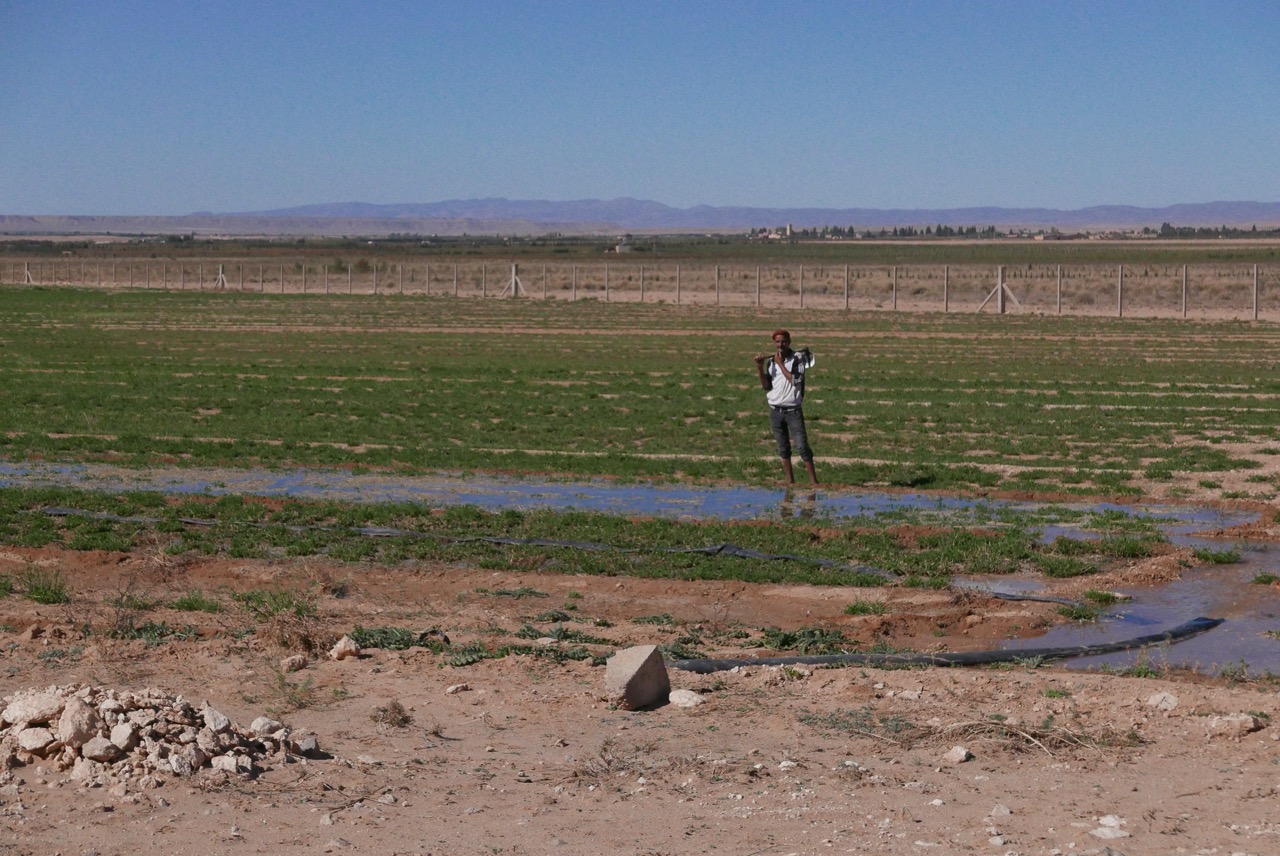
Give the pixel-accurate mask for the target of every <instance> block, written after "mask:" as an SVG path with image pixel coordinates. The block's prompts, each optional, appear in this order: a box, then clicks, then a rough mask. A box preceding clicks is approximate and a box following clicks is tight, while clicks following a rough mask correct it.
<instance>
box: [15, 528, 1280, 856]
mask: <svg viewBox="0 0 1280 856" xmlns="http://www.w3.org/2000/svg"><path fill="white" fill-rule="evenodd" d="M1275 514H1276V510H1275V509H1269V510H1266V511H1265V512H1264V523H1263V524H1262V525H1258V526H1253V527H1252V528H1251V531H1250V533H1249V534H1250V536H1251V537H1254V538H1257V537H1269V538H1271V539H1272V540H1280V533H1277V531H1276V530H1277V524H1276V523H1275V522H1274V521H1275ZM1224 534H1233V533H1224ZM1235 534H1239V533H1235ZM32 568H45V569H54V570H58V571H61V572H62V574H63V575H64V576H65V578H66V579H67V580H68V581H69V582H70V589H71V601H70V602H69V603H66V604H59V605H51V606H42V605H39V604H36V603H33V602H31V601H29V600H27V599H25V598H23V597H20V596H18V595H10V596H8V597H6V598H3V599H0V695H2V696H5V697H6V698H11V697H13V696H14V695H15V694H16V693H19V692H20V691H25V690H30V689H43V688H46V687H50V686H59V687H80V688H84V687H96V688H100V689H102V688H106V689H111V690H114V691H116V692H120V693H124V692H127V691H134V692H137V691H140V690H144V689H146V688H153V689H156V690H159V691H162V692H163V693H168V694H172V695H179V694H180V695H181V696H183V698H185V699H186V700H188V701H189V702H191V704H193V705H195V706H196V707H202V706H203V705H204V704H205V703H207V704H208V705H209V706H212V707H214V708H216V709H217V710H218V711H220V712H221V713H223V714H225V715H226V716H227V717H229V718H230V719H231V720H232V721H234V722H235V723H240V724H244V725H247V724H249V723H250V722H252V721H253V720H255V719H256V718H257V717H260V716H263V715H268V716H272V717H274V718H276V719H278V720H280V721H281V722H283V723H284V724H286V725H287V726H288V727H289V728H291V729H294V730H295V731H296V732H299V733H307V734H312V735H315V736H316V738H317V739H318V742H319V748H320V750H321V751H320V752H317V753H313V754H314V757H304V756H301V755H298V754H294V753H276V754H274V755H271V756H269V757H264V758H262V759H260V761H259V762H258V764H257V765H256V767H255V770H254V771H253V772H252V773H234V772H225V771H220V770H214V769H211V768H209V767H207V766H206V767H205V768H203V769H200V770H197V771H196V772H195V773H194V774H193V775H190V776H181V775H177V774H168V775H159V774H157V775H155V776H150V777H146V778H139V777H137V776H130V775H125V774H124V773H120V774H118V775H116V774H113V773H112V772H111V767H110V765H108V766H107V769H106V773H105V774H104V775H102V776H99V777H97V778H96V779H86V778H84V777H79V778H77V777H76V776H73V775H71V774H70V772H69V771H68V770H66V769H60V768H59V765H58V764H57V763H55V762H54V761H53V760H51V759H45V758H40V757H35V756H31V755H30V754H28V755H25V756H24V755H23V754H22V753H16V754H15V753H13V752H6V753H0V755H8V761H7V762H5V763H4V764H3V765H0V854H67V855H68V856H72V854H74V856H81V854H100V856H108V854H133V853H136V852H139V851H145V852H154V853H166V854H187V853H190V854H222V853H228V854H246V853H272V854H274V853H300V854H301V853H371V854H480V853H485V854H491V853H512V854H543V853H546V854H565V856H570V854H600V853H620V854H682V853H709V852H715V853H730V854H809V853H864V852H865V853H893V854H897V853H913V854H914V853H939V854H949V853H991V854H1028V856H1030V854H1068V853H1070V854H1079V853H1099V854H1102V853H1108V854H1126V856H1141V854H1257V856H1262V854H1274V853H1280V819H1277V818H1278V817H1280V815H1278V812H1277V809H1278V808H1280V797H1278V794H1280V704H1278V703H1277V698H1276V694H1275V692H1274V687H1272V686H1267V685H1260V684H1255V683H1236V684H1232V683H1230V682H1227V681H1223V680H1221V679H1214V680H1209V679H1206V678H1203V677H1197V676H1194V675H1177V674H1169V675H1162V676H1159V677H1131V676H1120V675H1115V674H1099V673H1091V672H1080V671H1068V670H1066V669H1064V668H1061V667H1058V666H1054V665H1051V664H1049V665H1041V666H1039V667H1038V668H1036V667H1032V666H1031V665H1027V664H1021V665H1014V666H1012V667H1008V668H992V667H981V668H978V667H975V668H951V669H947V668H926V669H898V670H889V669H876V668H869V667H851V668H839V669H820V668H814V667H803V666H793V667H766V666H752V667H746V668H739V669H735V670H731V671H722V672H717V673H713V674H707V675H700V674H694V673H691V672H684V671H680V670H678V669H670V670H669V675H670V680H671V685H672V689H673V690H689V691H692V692H693V693H695V694H696V698H695V701H698V700H700V703H697V704H695V705H694V706H688V707H686V706H682V705H680V704H676V703H669V704H664V705H661V706H659V707H656V708H654V709H650V710H644V711H625V710H620V709H617V708H616V707H615V706H614V705H612V704H610V702H609V700H608V697H607V695H606V692H605V673H606V667H605V666H600V665H592V664H591V663H590V662H589V661H574V660H571V661H567V662H556V661H555V660H554V659H551V658H544V657H536V656H531V655H527V654H526V655H517V656H510V657H507V658H504V659H488V660H483V661H481V662H478V663H474V664H472V665H466V666H452V665H447V664H446V662H445V660H446V657H445V656H444V655H442V654H439V653H436V652H434V651H433V650H431V649H429V648H426V647H413V648H410V649H408V650H403V651H392V650H379V649H365V650H364V651H362V652H361V654H360V656H358V657H349V658H346V659H341V660H338V659H333V658H331V657H330V656H329V650H330V646H331V645H332V644H333V642H334V641H335V640H337V639H338V638H339V637H340V636H341V635H343V634H344V633H347V632H349V631H351V630H352V629H353V628H356V627H364V628H381V627H395V628H403V629H408V630H412V631H419V630H434V631H438V632H439V633H443V634H445V635H446V636H447V637H448V638H449V640H450V641H451V642H452V644H453V645H454V646H458V645H465V644H467V643H471V642H481V643H486V644H488V645H489V646H490V647H493V646H494V645H495V644H500V643H499V642H496V641H495V640H502V641H510V639H511V637H510V636H503V635H501V634H502V633H507V634H510V633H514V632H516V631H517V630H518V629H520V628H521V627H522V626H524V625H525V624H527V623H529V622H530V621H531V620H532V618H533V616H536V615H538V614H541V613H545V612H547V611H548V610H554V609H562V610H566V611H568V612H569V614H570V616H571V618H570V619H569V620H568V621H566V622H565V626H566V627H568V628H571V629H574V630H581V631H583V632H585V633H589V634H591V635H593V636H598V637H601V638H603V639H607V640H610V641H611V642H612V645H609V646H605V645H594V644H588V645H587V647H588V648H589V649H592V650H593V651H598V652H602V653H603V652H607V651H610V650H613V649H616V648H619V647H624V646H630V645H645V644H664V643H670V642H672V641H673V640H674V639H676V638H677V637H679V636H680V635H682V634H686V633H690V632H695V633H697V634H698V635H699V636H700V637H701V639H702V644H701V645H700V646H699V647H700V648H701V649H702V650H706V651H708V652H709V653H710V654H712V655H713V656H715V655H719V656H728V657H743V656H753V655H757V654H758V655H766V656H772V655H774V654H776V652H772V651H763V650H759V649H746V650H745V651H744V649H742V648H741V647H739V646H740V643H739V642H736V641H735V639H734V636H733V633H732V631H733V630H734V628H760V627H779V628H788V629H796V628H803V627H822V628H838V629H840V630H842V631H843V632H844V633H846V634H847V635H848V636H851V637H855V638H857V639H858V640H859V641H860V642H863V643H864V644H868V645H870V644H874V643H876V642H884V643H886V644H888V645H891V646H894V647H910V648H913V649H915V650H978V649H984V648H989V647H994V645H995V643H996V642H997V641H998V640H1001V639H1005V638H1008V637H1012V636H1031V635H1035V634H1036V633H1037V632H1038V631H1039V630H1040V629H1041V628H1043V627H1044V626H1046V625H1047V624H1048V623H1050V622H1053V621H1056V620H1060V619H1059V618H1058V617H1057V615H1056V607H1055V606H1054V605H1053V604H1047V603H1037V602H1009V601H998V600H994V599H988V598H986V597H985V596H983V595H979V594H976V593H973V592H956V591H920V590H906V589H903V590H897V589H886V590H875V591H873V592H870V593H868V592H867V591H865V590H863V591H859V593H858V595H857V599H867V598H870V597H880V598H884V599H885V600H886V601H887V607H888V608H887V610H886V611H885V613H884V614H880V615H846V614H845V613H844V607H845V606H846V605H847V604H849V603H850V601H851V600H853V599H854V597H852V596H851V594H850V592H849V591H848V590H843V589H828V588H813V587H807V586H751V585H746V584H741V583H720V582H717V583H703V582H672V581H657V580H639V579H623V578H609V577H586V576H554V575H546V574H521V573H511V572H505V571H504V572H493V571H489V570H484V569H479V568H475V567H458V566H453V565H448V566H430V565H423V564H415V565H412V566H406V567H401V568H393V569H386V568H368V567H356V566H351V565H341V564H338V563H330V562H328V561H325V560H317V559H307V560H297V561H281V562H273V561H241V560H227V559H213V560H206V559H181V558H173V557H169V556H165V555H162V554H156V555H138V554H130V555H125V554H111V553H79V552H68V551H56V550H44V549H25V548H13V547H8V548H0V574H5V575H9V576H14V575H17V574H20V573H22V572H24V571H26V570H29V569H32ZM1178 568H1179V564H1178V562H1177V556H1176V555H1166V556H1161V557H1156V558H1154V559H1149V560H1145V561H1143V562H1142V563H1139V564H1134V565H1131V566H1127V567H1122V568H1119V569H1117V570H1116V571H1114V572H1113V573H1112V574H1111V575H1110V576H1109V577H1107V578H1101V579H1100V578H1098V577H1093V578H1091V579H1090V581H1089V586H1090V587H1092V588H1106V587H1107V586H1108V585H1109V584H1110V585H1120V584H1125V585H1132V584H1135V583H1136V582H1141V581H1148V582H1158V581H1160V580H1163V579H1167V578H1168V577H1169V576H1170V575H1172V574H1176V573H1178ZM264 588H267V589H281V590H291V591H305V592H310V593H313V595H314V597H315V605H316V607H317V611H318V614H317V616H316V617H315V618H311V619H305V620H302V619H299V620H297V621H276V622H266V623H257V624H254V623H253V622H252V621H250V620H248V619H247V617H246V615H245V613H244V612H243V611H241V610H238V608H237V607H235V605H234V604H233V603H232V602H231V600H230V598H229V597H228V596H227V595H228V593H230V592H233V591H247V590H252V589H264ZM193 590H200V591H202V592H206V593H219V592H220V593H222V597H223V600H224V602H225V603H227V604H228V607H227V608H226V609H225V610H224V611H223V612H221V613H218V614H213V615H207V614H204V613H193V612H178V611H174V610H170V609H168V608H165V607H162V606H157V607H155V608H154V609H150V610H148V611H147V612H146V613H145V619H147V620H150V621H154V622H167V624H168V625H170V626H172V627H175V628H176V627H184V626H186V625H189V624H191V623H192V622H193V621H195V622H196V626H197V629H198V630H199V637H198V638H192V639H186V640H178V641H168V642H164V643H162V644H158V645H148V644H147V643H146V642H144V641H141V640H136V639H135V640H128V641H125V640H120V639H113V638H111V637H110V635H109V633H107V632H104V631H109V630H110V629H111V628H113V627H119V626H122V625H123V624H124V623H126V622H128V621H134V623H136V622H137V620H138V619H139V618H141V617H143V616H142V615H140V614H133V613H132V612H131V611H130V610H131V608H132V607H129V606H122V605H120V604H121V603H128V602H130V598H131V597H138V596H142V595H144V594H145V596H146V597H147V598H150V599H152V600H156V601H159V602H162V603H168V602H171V601H172V600H173V599H175V598H177V597H180V596H181V595H183V594H184V593H188V592H191V591H193ZM1061 593H1063V594H1066V595H1070V594H1072V592H1071V591H1070V589H1068V588H1063V589H1062V592H1061ZM664 614H668V615H670V616H671V617H672V619H673V622H672V623H666V622H656V621H654V620H653V617H654V616H661V615H664ZM192 616H199V619H193V617H192ZM637 619H640V620H637ZM86 631H90V632H86ZM431 638H438V637H437V636H435V635H433V636H432V637H431ZM532 644H537V645H544V646H547V647H555V646H565V645H567V644H569V643H565V642H557V641H555V640H553V639H545V640H541V641H538V642H533V643H532ZM298 654H305V655H306V663H305V666H304V667H303V668H301V669H298V670H297V671H290V670H289V669H290V668H292V667H294V666H296V665H298V663H297V662H295V663H293V664H291V665H286V664H285V663H284V660H285V658H287V657H289V656H291V655H298ZM6 703H7V702H6ZM0 710H3V705H0ZM6 739H7V740H9V742H10V744H12V742H13V738H12V737H10V738H6ZM6 768H7V769H6Z"/></svg>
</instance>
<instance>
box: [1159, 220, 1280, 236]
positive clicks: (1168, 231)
mask: <svg viewBox="0 0 1280 856" xmlns="http://www.w3.org/2000/svg"><path fill="white" fill-rule="evenodd" d="M1142 233H1143V234H1144V235H1147V234H1154V235H1156V236H1157V237H1160V238H1277V237H1280V229H1263V230H1262V231H1258V226H1257V224H1254V226H1253V228H1251V229H1239V228H1236V227H1234V226H1226V225H1223V226H1174V225H1172V224H1170V223H1164V224H1162V225H1161V226H1160V231H1159V232H1155V231H1153V230H1152V229H1150V228H1145V229H1143V230H1142Z"/></svg>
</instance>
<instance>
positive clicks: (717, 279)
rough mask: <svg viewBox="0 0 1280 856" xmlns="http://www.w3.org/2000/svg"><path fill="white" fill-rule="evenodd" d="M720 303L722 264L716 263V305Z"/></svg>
mask: <svg viewBox="0 0 1280 856" xmlns="http://www.w3.org/2000/svg"><path fill="white" fill-rule="evenodd" d="M719 305H720V265H716V306H719Z"/></svg>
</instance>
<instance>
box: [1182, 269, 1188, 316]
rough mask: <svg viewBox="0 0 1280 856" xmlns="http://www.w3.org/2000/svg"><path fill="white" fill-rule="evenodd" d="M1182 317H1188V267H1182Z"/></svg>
mask: <svg viewBox="0 0 1280 856" xmlns="http://www.w3.org/2000/svg"><path fill="white" fill-rule="evenodd" d="M1182 317H1183V318H1184V319H1185V318H1186V317H1187V266H1186V265H1183V266H1182Z"/></svg>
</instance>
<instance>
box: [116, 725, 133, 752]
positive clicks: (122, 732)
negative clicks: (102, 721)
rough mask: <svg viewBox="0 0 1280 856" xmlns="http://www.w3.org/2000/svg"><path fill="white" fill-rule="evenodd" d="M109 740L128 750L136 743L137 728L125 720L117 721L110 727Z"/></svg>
mask: <svg viewBox="0 0 1280 856" xmlns="http://www.w3.org/2000/svg"><path fill="white" fill-rule="evenodd" d="M111 742H112V743H114V744H115V745H116V746H119V747H120V750H121V751H122V752H129V751H131V750H132V749H133V747H135V746H137V745H138V730H137V729H136V728H134V727H133V726H132V725H130V724H129V723H127V722H121V723H118V724H117V725H116V726H114V727H113V728H112V729H111Z"/></svg>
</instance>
